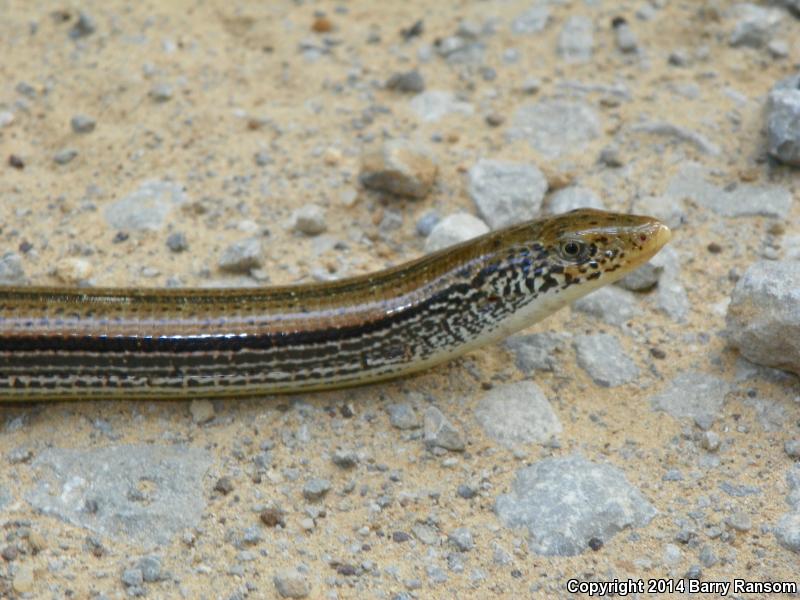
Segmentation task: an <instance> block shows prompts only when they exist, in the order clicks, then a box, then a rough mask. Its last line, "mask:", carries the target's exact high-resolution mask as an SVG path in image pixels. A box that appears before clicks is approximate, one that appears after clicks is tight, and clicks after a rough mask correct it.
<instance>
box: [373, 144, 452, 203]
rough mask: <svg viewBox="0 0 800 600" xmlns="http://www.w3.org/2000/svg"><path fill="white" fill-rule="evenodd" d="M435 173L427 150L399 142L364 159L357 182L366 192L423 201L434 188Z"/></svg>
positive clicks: (383, 146)
mask: <svg viewBox="0 0 800 600" xmlns="http://www.w3.org/2000/svg"><path fill="white" fill-rule="evenodd" d="M438 170H439V169H438V167H437V166H436V163H435V161H434V159H433V155H432V153H431V152H430V151H429V150H428V149H427V148H425V147H424V146H421V145H420V144H414V143H412V142H410V141H408V140H399V139H398V140H391V141H388V142H385V143H384V144H383V145H382V146H381V148H380V149H378V150H376V151H371V152H368V153H367V154H365V155H364V157H363V159H362V165H361V175H360V179H361V184H362V185H363V186H364V187H366V188H369V189H373V190H377V191H381V192H388V193H390V194H395V195H397V196H406V197H409V198H424V197H425V196H427V195H428V192H430V190H431V188H432V187H433V184H434V182H435V180H436V174H437V173H438Z"/></svg>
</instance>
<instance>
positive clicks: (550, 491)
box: [495, 454, 656, 556]
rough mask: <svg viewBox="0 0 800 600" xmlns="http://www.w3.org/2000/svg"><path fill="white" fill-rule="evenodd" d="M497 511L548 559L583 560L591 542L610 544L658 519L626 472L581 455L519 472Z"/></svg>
mask: <svg viewBox="0 0 800 600" xmlns="http://www.w3.org/2000/svg"><path fill="white" fill-rule="evenodd" d="M495 511H496V512H497V515H498V517H499V518H500V520H501V521H502V522H503V524H504V525H506V526H507V527H513V528H516V527H520V526H524V527H527V529H528V531H529V533H530V539H529V541H528V543H529V546H530V549H531V550H533V551H534V552H536V553H537V554H543V555H547V556H574V555H576V554H580V553H582V552H584V551H585V550H586V549H587V548H589V546H590V541H592V540H599V541H600V542H602V543H604V544H605V543H608V542H609V541H610V540H611V539H612V538H613V537H614V535H616V534H617V533H618V532H619V531H621V530H622V529H624V528H628V527H643V526H644V525H647V523H649V522H650V520H651V519H652V518H653V517H654V516H655V514H656V510H655V508H653V506H652V505H651V504H650V503H649V502H647V500H645V498H644V497H643V496H642V494H641V493H640V492H639V490H637V489H636V488H634V487H633V486H631V484H630V483H628V480H627V478H626V477H625V474H624V473H623V472H622V471H621V470H619V469H618V468H617V467H614V466H612V465H610V464H604V463H594V462H590V461H589V460H587V459H586V458H584V457H583V456H581V455H578V454H573V455H570V456H565V457H559V458H546V459H544V460H540V461H538V462H536V463H534V464H533V465H531V466H529V467H525V468H523V469H520V470H518V471H517V473H516V478H515V480H514V483H513V484H512V491H511V493H509V494H503V495H501V496H499V497H498V498H497V502H496V503H495Z"/></svg>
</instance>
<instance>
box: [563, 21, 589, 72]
mask: <svg viewBox="0 0 800 600" xmlns="http://www.w3.org/2000/svg"><path fill="white" fill-rule="evenodd" d="M593 50H594V23H593V22H592V20H591V19H590V18H589V17H585V16H583V15H573V16H571V17H569V18H568V19H567V20H566V22H565V23H564V27H563V28H562V29H561V32H560V33H559V35H558V54H559V56H561V58H563V59H564V60H566V61H567V62H570V63H582V62H587V61H588V60H590V59H591V58H592V51H593Z"/></svg>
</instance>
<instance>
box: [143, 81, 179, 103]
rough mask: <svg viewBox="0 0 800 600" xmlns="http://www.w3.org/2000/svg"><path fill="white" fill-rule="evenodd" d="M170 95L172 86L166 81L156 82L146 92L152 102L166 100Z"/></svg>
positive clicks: (170, 97)
mask: <svg viewBox="0 0 800 600" xmlns="http://www.w3.org/2000/svg"><path fill="white" fill-rule="evenodd" d="M172 95H173V91H172V86H171V85H170V84H168V83H157V84H155V85H154V86H153V87H151V88H150V91H149V92H148V96H150V99H151V100H153V101H154V102H167V101H169V100H171V99H172Z"/></svg>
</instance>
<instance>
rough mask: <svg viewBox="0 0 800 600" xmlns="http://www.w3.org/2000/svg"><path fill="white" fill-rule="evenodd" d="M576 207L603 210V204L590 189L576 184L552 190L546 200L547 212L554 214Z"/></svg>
mask: <svg viewBox="0 0 800 600" xmlns="http://www.w3.org/2000/svg"><path fill="white" fill-rule="evenodd" d="M578 208H596V209H598V210H605V205H604V204H603V201H602V200H601V199H600V198H599V196H598V195H597V194H595V193H594V192H593V191H592V190H590V189H588V188H585V187H580V186H577V185H574V186H570V187H565V188H562V189H560V190H558V191H556V192H554V193H553V194H552V195H551V196H550V198H549V199H548V201H547V212H548V213H550V214H554V215H557V214H560V213H565V212H569V211H571V210H576V209H578Z"/></svg>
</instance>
